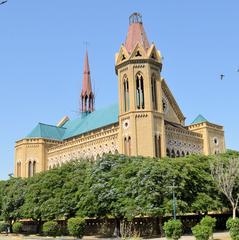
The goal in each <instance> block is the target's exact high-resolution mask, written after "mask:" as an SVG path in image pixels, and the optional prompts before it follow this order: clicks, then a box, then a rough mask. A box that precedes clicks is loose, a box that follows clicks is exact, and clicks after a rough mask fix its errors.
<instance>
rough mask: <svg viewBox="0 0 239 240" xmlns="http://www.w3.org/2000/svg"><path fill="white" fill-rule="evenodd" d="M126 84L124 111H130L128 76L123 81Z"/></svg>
mask: <svg viewBox="0 0 239 240" xmlns="http://www.w3.org/2000/svg"><path fill="white" fill-rule="evenodd" d="M123 84H124V111H125V112H127V111H129V81H128V78H127V76H126V75H125V76H124V79H123Z"/></svg>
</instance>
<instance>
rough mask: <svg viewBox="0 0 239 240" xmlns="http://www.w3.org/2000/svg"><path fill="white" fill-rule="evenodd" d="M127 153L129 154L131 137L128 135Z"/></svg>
mask: <svg viewBox="0 0 239 240" xmlns="http://www.w3.org/2000/svg"><path fill="white" fill-rule="evenodd" d="M128 155H129V156H131V137H128Z"/></svg>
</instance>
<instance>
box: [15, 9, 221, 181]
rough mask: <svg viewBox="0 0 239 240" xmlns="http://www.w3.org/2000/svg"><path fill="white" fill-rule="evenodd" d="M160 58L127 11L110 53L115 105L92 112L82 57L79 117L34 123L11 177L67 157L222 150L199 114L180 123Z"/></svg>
mask: <svg viewBox="0 0 239 240" xmlns="http://www.w3.org/2000/svg"><path fill="white" fill-rule="evenodd" d="M161 70H162V56H161V54H160V51H159V50H158V49H157V48H156V46H155V45H154V43H150V42H149V40H148V38H147V35H146V32H145V30H144V26H143V22H142V17H141V15H140V14H139V13H133V14H132V15H131V16H130V18H129V28H128V33H127V37H126V40H125V43H124V44H122V45H121V46H120V49H119V52H118V53H116V55H115V72H116V75H117V77H118V97H119V98H118V99H119V102H118V104H115V105H111V106H108V107H106V108H104V109H99V110H95V108H94V105H95V101H94V99H95V97H94V92H93V91H92V86H91V78H90V67H89V60H88V53H87V52H86V55H85V60H84V74H83V82H82V91H81V95H80V99H81V101H80V102H81V103H80V109H81V114H80V116H79V117H77V118H76V119H69V118H68V117H64V118H63V119H62V120H61V121H60V122H59V123H58V124H57V125H48V124H44V123H38V124H37V126H36V127H35V128H34V129H33V130H32V131H31V132H30V133H29V134H28V135H27V136H26V137H24V138H23V139H21V140H19V141H17V142H16V145H15V170H14V174H15V176H16V177H31V176H33V175H34V174H35V173H38V172H42V171H46V170H48V169H51V168H54V167H57V166H60V165H62V164H64V163H65V162H68V161H71V160H73V159H79V158H81V159H91V160H93V159H97V158H99V157H101V156H102V155H104V154H107V153H112V154H117V153H119V154H126V155H129V156H138V155H140V156H150V157H157V158H161V157H165V156H168V157H170V158H176V157H181V156H185V155H190V154H205V155H211V154H217V153H222V152H224V151H225V140H224V129H223V127H222V126H219V125H217V124H215V123H211V122H209V121H207V120H206V119H205V118H204V117H203V116H201V115H199V116H198V117H197V118H196V119H195V120H194V121H193V122H192V124H191V125H189V126H186V125H185V116H184V115H183V113H182V111H181V110H180V108H179V106H178V104H177V102H176V100H175V98H174V96H173V94H172V92H171V91H170V89H169V87H168V85H167V82H166V80H165V79H164V78H163V77H162V76H161Z"/></svg>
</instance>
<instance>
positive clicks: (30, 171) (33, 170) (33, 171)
mask: <svg viewBox="0 0 239 240" xmlns="http://www.w3.org/2000/svg"><path fill="white" fill-rule="evenodd" d="M36 164H37V163H36V161H33V162H32V161H30V162H29V163H28V177H32V176H34V175H35V174H36Z"/></svg>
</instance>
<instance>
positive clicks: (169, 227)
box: [163, 220, 183, 240]
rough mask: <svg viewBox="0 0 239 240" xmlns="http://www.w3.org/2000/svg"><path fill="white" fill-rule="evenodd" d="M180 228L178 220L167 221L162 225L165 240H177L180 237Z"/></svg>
mask: <svg viewBox="0 0 239 240" xmlns="http://www.w3.org/2000/svg"><path fill="white" fill-rule="evenodd" d="M182 227H183V226H182V222H181V221H180V220H169V221H168V222H166V223H164V226H163V229H164V232H165V235H166V237H167V238H169V239H174V240H177V239H179V238H180V237H181V235H182Z"/></svg>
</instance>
